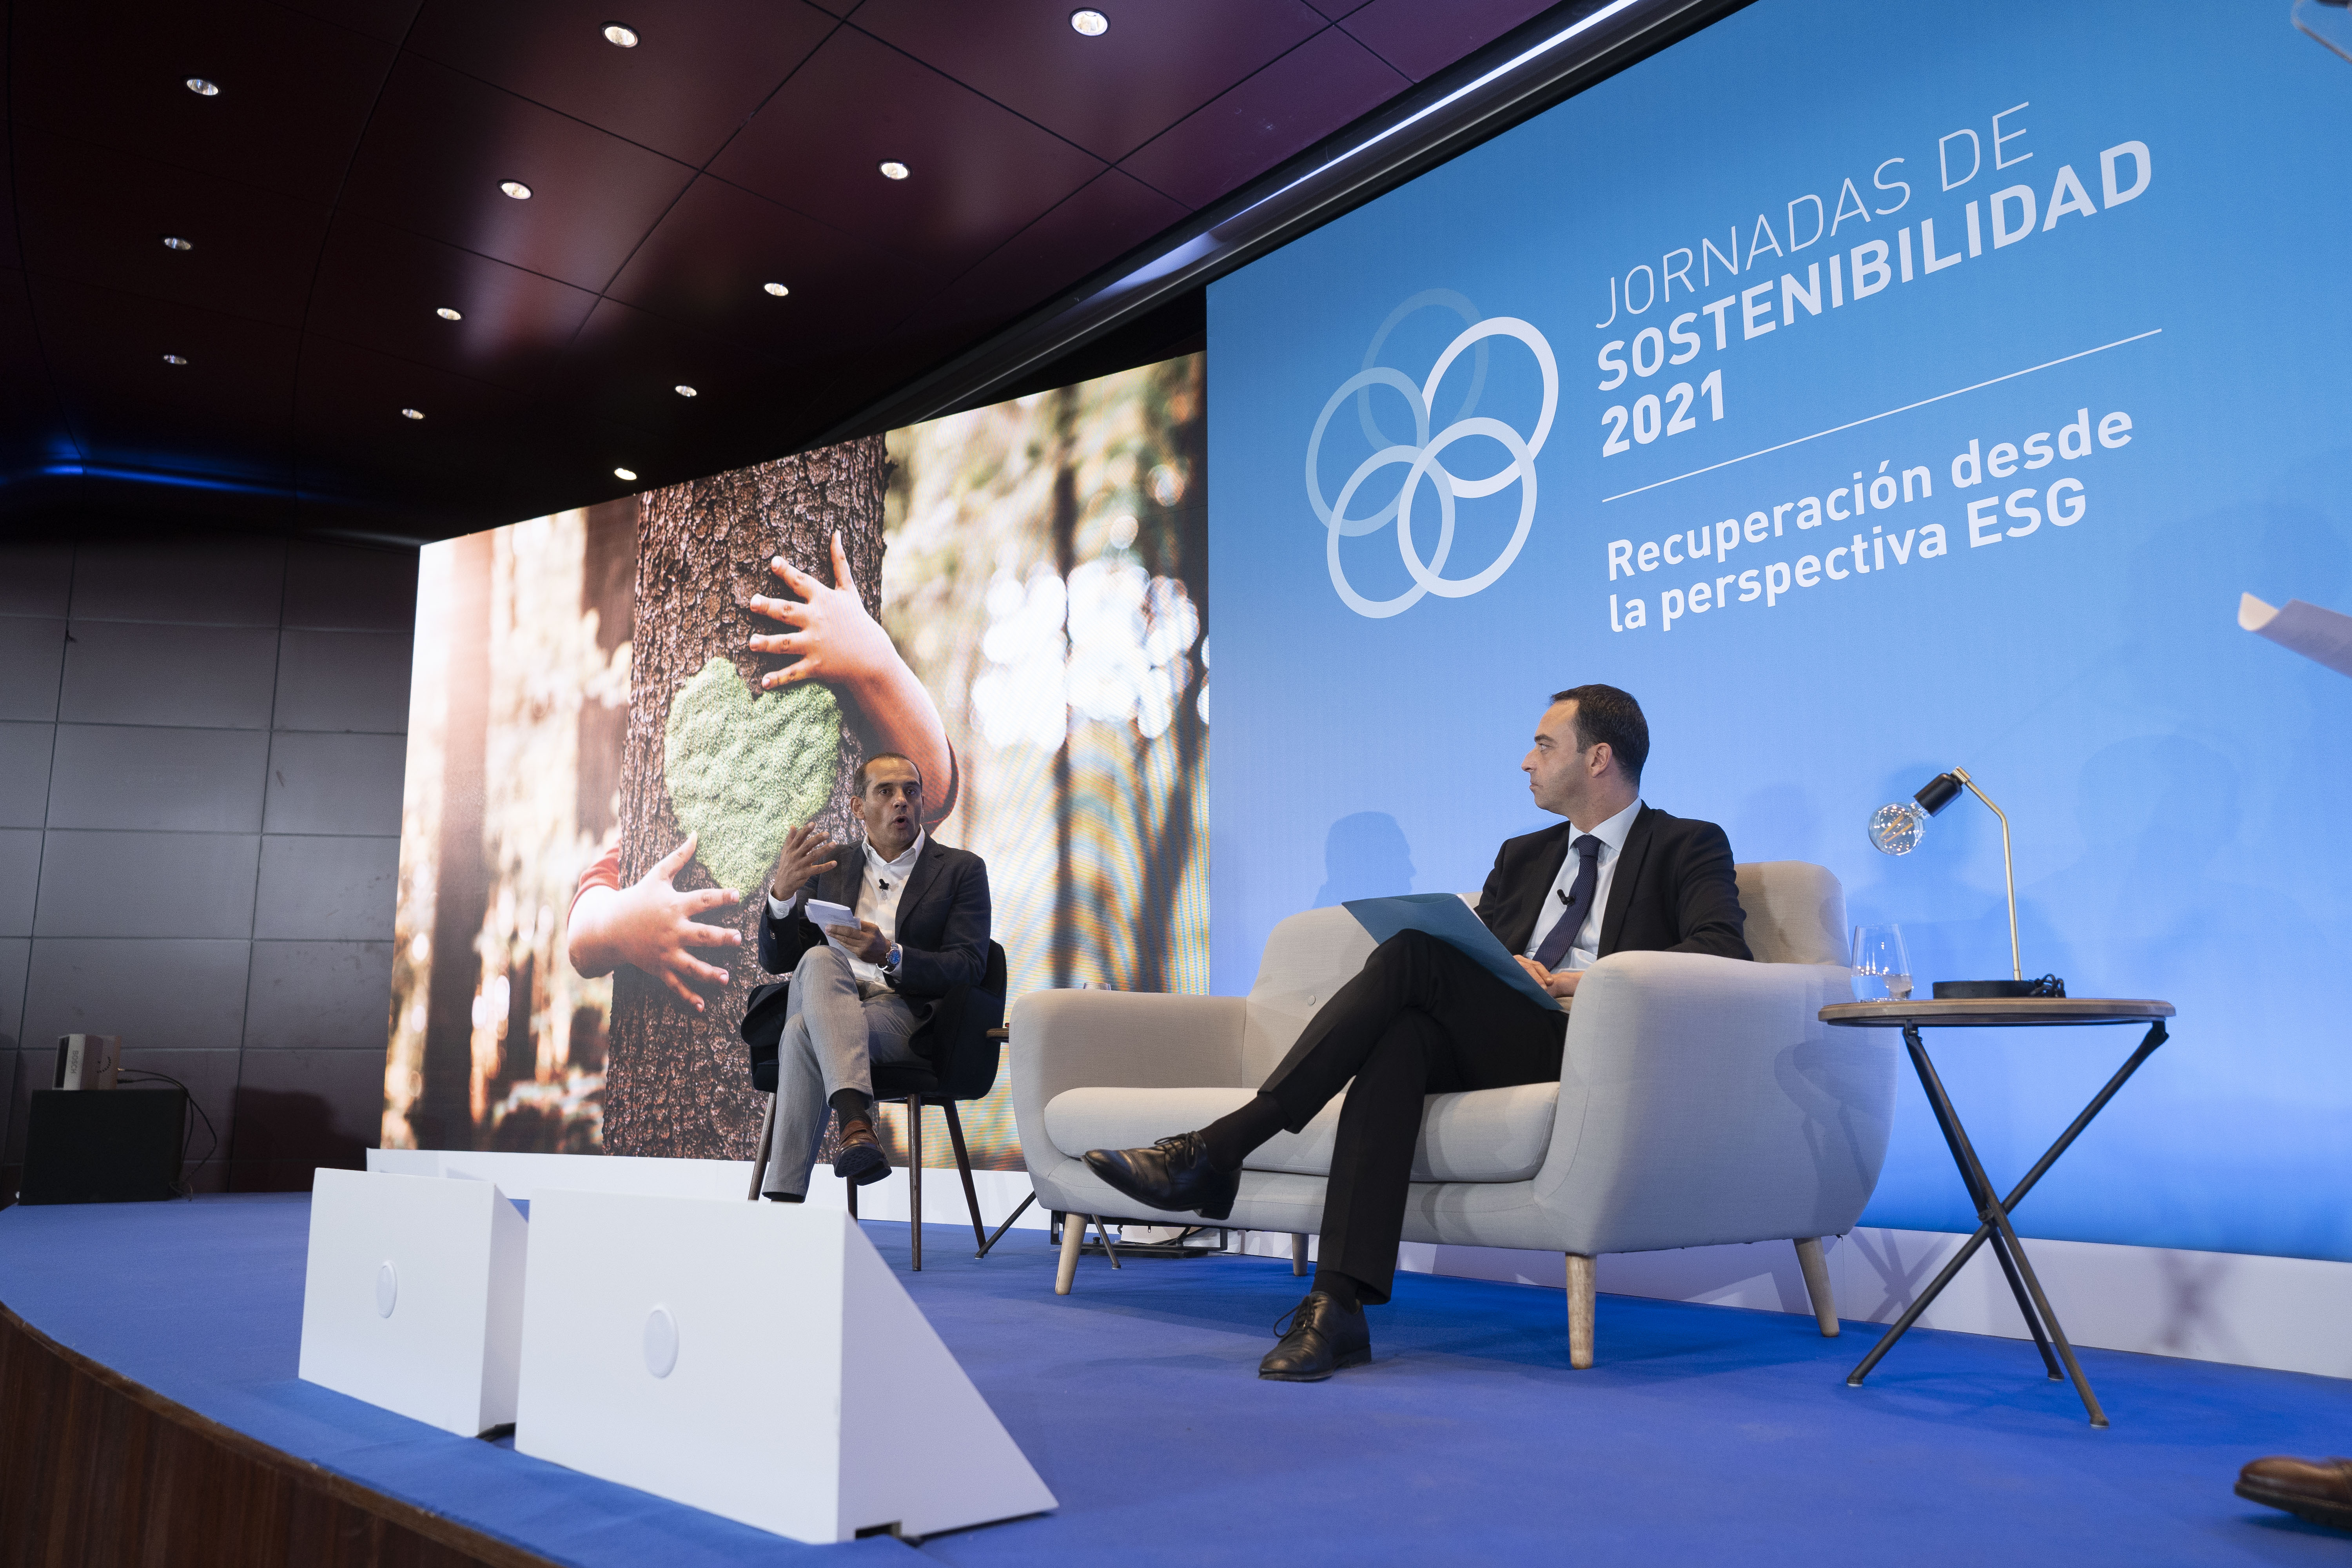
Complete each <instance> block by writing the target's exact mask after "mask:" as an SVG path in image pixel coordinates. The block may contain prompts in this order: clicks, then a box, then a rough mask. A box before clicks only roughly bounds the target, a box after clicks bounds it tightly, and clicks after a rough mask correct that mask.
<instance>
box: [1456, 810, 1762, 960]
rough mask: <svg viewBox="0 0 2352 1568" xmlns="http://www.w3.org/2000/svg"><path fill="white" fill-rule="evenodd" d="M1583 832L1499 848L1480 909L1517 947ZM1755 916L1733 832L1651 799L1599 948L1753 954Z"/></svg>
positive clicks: (1630, 845) (1552, 831)
mask: <svg viewBox="0 0 2352 1568" xmlns="http://www.w3.org/2000/svg"><path fill="white" fill-rule="evenodd" d="M1576 836H1577V834H1576V828H1575V826H1573V825H1572V824H1570V823H1566V822H1563V823H1561V824H1560V825H1559V826H1557V827H1547V828H1545V829H1544V830H1543V831H1542V832H1541V833H1530V834H1528V835H1526V836H1525V837H1519V838H1509V839H1506V840H1504V842H1503V847H1502V848H1501V850H1500V851H1498V852H1497V853H1496V856H1495V868H1494V869H1493V870H1492V871H1490V872H1488V873H1487V874H1486V891H1485V892H1484V893H1482V894H1481V895H1480V896H1479V899H1478V918H1479V919H1480V920H1482V921H1486V929H1487V930H1488V931H1493V932H1494V933H1495V935H1496V939H1497V940H1499V941H1500V942H1502V944H1503V945H1504V946H1505V947H1507V948H1508V949H1510V950H1511V951H1512V952H1526V951H1527V946H1528V941H1529V940H1530V939H1531V938H1533V937H1534V935H1535V930H1536V916H1537V914H1538V911H1540V910H1542V908H1543V901H1544V900H1546V899H1547V898H1549V897H1550V896H1551V885H1552V882H1553V881H1554V880H1555V879H1557V878H1558V877H1559V868H1560V866H1561V865H1562V864H1563V863H1564V862H1565V861H1566V860H1567V859H1568V851H1569V844H1570V840H1571V839H1573V838H1575V837H1576ZM1747 919H1748V917H1747V915H1746V914H1745V913H1744V912H1743V911H1742V910H1740V908H1739V888H1738V883H1737V881H1736V880H1735V879H1734V878H1733V875H1732V869H1731V840H1730V839H1728V838H1727V837H1724V832H1723V829H1722V828H1720V827H1717V826H1716V825H1715V824H1714V823H1712V822H1699V821H1696V820H1695V819H1693V818H1690V817H1684V816H1668V815H1667V814H1666V813H1664V812H1663V811H1660V810H1658V809H1657V808H1656V807H1655V806H1648V805H1645V806H1643V808H1642V810H1641V812H1640V814H1639V815H1637V816H1635V817H1634V818H1633V831H1632V832H1630V833H1628V834H1627V835H1626V836H1625V847H1624V848H1623V849H1622V850H1620V851H1619V852H1618V856H1617V868H1616V871H1615V872H1614V873H1613V874H1612V876H1611V878H1610V880H1609V907H1608V908H1607V909H1605V910H1601V957H1603V958H1606V957H1607V956H1608V955H1609V954H1611V953H1612V952H1629V951H1630V952H1706V953H1713V954H1714V955H1716V956H1717V957H1718V958H1748V957H1752V956H1753V955H1752V954H1751V953H1749V952H1748V941H1747V938H1746V937H1745V936H1744V935H1742V934H1741V931H1742V928H1743V927H1744V926H1745V925H1746V924H1747Z"/></svg>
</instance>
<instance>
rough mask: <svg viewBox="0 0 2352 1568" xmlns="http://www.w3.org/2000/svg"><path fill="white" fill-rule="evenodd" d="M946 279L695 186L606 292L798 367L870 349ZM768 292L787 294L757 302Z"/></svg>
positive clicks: (769, 208)
mask: <svg viewBox="0 0 2352 1568" xmlns="http://www.w3.org/2000/svg"><path fill="white" fill-rule="evenodd" d="M949 276H950V275H948V274H946V273H945V272H944V270H943V269H941V268H937V267H933V268H922V267H919V266H918V265H916V264H914V263H912V262H910V261H908V260H906V259H904V258H900V257H899V256H898V255H897V254H895V253H893V252H891V251H887V250H884V249H882V248H880V247H877V246H874V245H870V244H868V243H866V241H864V240H862V239H856V238H853V237H850V236H848V235H845V234H843V233H842V232H840V231H839V230H838V229H834V228H829V227H827V226H825V225H824V224H821V223H819V222H817V221H816V220H815V219H814V218H811V217H805V216H802V215H801V214H799V213H796V212H794V211H793V210H792V209H791V208H789V207H783V206H779V205H776V204H775V203H774V202H772V201H769V200H768V199H767V198H766V197H764V196H758V195H752V194H751V192H749V191H747V190H744V189H742V188H740V186H736V185H730V184H728V183H727V182H726V181H724V180H719V179H715V178H713V177H712V176H710V175H709V174H705V175H703V176H701V177H700V178H699V179H698V180H696V181H695V182H694V184H693V185H692V186H691V187H690V188H689V189H688V191H687V193H686V195H684V196H681V197H680V198H679V199H678V203H677V205H676V206H674V207H672V208H671V209H670V210H669V212H668V214H667V216H664V217H663V219H662V221H661V226H659V227H658V228H656V229H655V230H654V232H653V233H652V234H651V235H649V236H647V237H646V243H645V245H644V246H643V247H640V248H639V250H638V251H637V254H636V255H635V256H634V257H632V258H630V260H629V265H628V266H627V267H626V268H623V270H622V272H621V275H620V277H618V278H616V279H614V281H613V286H612V288H611V289H609V290H607V292H608V293H609V294H610V295H611V297H612V298H614V299H615V300H621V301H623V302H624V303H625V304H630V305H635V306H638V307H640V308H642V309H644V310H651V311H653V312H654V313H655V314H656V315H661V316H667V317H669V318H671V319H672V320H674V321H681V322H684V323H685V324H687V325H688V326H691V327H693V328H695V329H696V330H697V331H702V332H705V333H708V334H709V335H711V336H713V337H718V338H721V339H724V340H726V341H729V342H740V343H741V344H743V345H744V346H745V347H747V348H753V349H758V350H761V351H763V352H766V353H775V354H780V355H781V354H791V355H804V354H807V353H817V352H821V351H823V350H824V349H827V348H831V347H835V346H838V345H840V344H843V343H845V342H855V341H860V340H863V341H866V342H872V341H873V340H874V339H876V338H877V337H878V336H879V335H880V334H881V333H883V332H884V331H887V330H888V329H889V328H890V327H891V326H892V325H894V324H896V323H897V322H898V321H902V320H904V319H905V317H906V315H907V312H908V310H911V309H913V308H914V306H915V304H916V303H917V302H918V301H919V300H921V299H923V298H925V297H926V296H927V295H929V294H930V293H932V292H936V291H937V290H938V289H940V287H941V286H942V285H943V284H945V283H946V282H947V281H948V278H949ZM768 283H781V284H782V285H783V286H784V288H785V289H788V290H790V292H788V293H787V294H785V295H784V296H783V297H782V298H781V299H780V298H778V297H776V296H774V295H772V294H770V293H768V292H767V291H766V289H765V288H764V285H766V284H768Z"/></svg>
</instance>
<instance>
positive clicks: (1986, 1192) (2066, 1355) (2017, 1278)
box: [1846, 1021, 2167, 1426]
mask: <svg viewBox="0 0 2352 1568" xmlns="http://www.w3.org/2000/svg"><path fill="white" fill-rule="evenodd" d="M1903 1038H1904V1044H1905V1046H1906V1047H1907V1048H1908V1049H1909V1051H1910V1053H1911V1064H1912V1066H1913V1068H1916V1070H1917V1072H1918V1074H1919V1082H1920V1086H1921V1087H1922V1088H1923V1089H1926V1090H1927V1099H1928V1103H1929V1104H1930V1105H1931V1106H1932V1107H1933V1108H1934V1110H1935V1112H1936V1121H1937V1125H1938V1126H1939V1127H1940V1128H1941V1129H1942V1130H1943V1132H1944V1139H1945V1142H1946V1143H1947V1145H1948V1147H1949V1148H1950V1149H1951V1151H1952V1158H1953V1162H1954V1163H1956V1164H1957V1165H1958V1166H1959V1169H1960V1178H1961V1180H1962V1182H1963V1183H1964V1184H1966V1185H1967V1187H1968V1189H1969V1198H1970V1200H1971V1201H1972V1202H1974V1203H1975V1204H1976V1205H1977V1214H1978V1219H1979V1224H1978V1226H1977V1229H1976V1232H1975V1234H1974V1235H1972V1236H1970V1237H1969V1239H1968V1242H1967V1244H1966V1245H1964V1246H1963V1247H1961V1248H1960V1250H1959V1251H1958V1253H1957V1254H1955V1255H1954V1256H1953V1258H1952V1259H1951V1261H1950V1262H1948V1263H1947V1264H1946V1265H1945V1266H1944V1268H1943V1270H1942V1272H1940V1273H1938V1274H1937V1276H1936V1279H1935V1280H1934V1281H1933V1283H1931V1284H1930V1285H1929V1286H1928V1287H1927V1289H1926V1290H1925V1291H1924V1292H1922V1293H1921V1294H1920V1296H1919V1297H1918V1298H1917V1299H1916V1300H1914V1301H1913V1302H1912V1303H1911V1305H1910V1307H1909V1308H1908V1309H1907V1310H1905V1312H1904V1313H1903V1315H1902V1317H1901V1318H1899V1319H1897V1320H1896V1321H1895V1325H1894V1326H1893V1327H1892V1328H1890V1329H1889V1330H1888V1331H1886V1333H1885V1336H1884V1337H1883V1338H1881V1339H1880V1341H1879V1342H1878V1343H1877V1344H1876V1345H1874V1346H1873V1347H1872V1348H1871V1352H1870V1353H1869V1354H1868V1355H1866V1356H1864V1358H1863V1360H1862V1363H1861V1364H1860V1365H1858V1366H1856V1367H1855V1368H1854V1369H1853V1372H1852V1373H1849V1374H1848V1375H1847V1377H1846V1382H1847V1384H1849V1385H1852V1386H1856V1387H1859V1386H1860V1385H1861V1383H1862V1380H1863V1379H1864V1377H1866V1376H1868V1375H1869V1373H1870V1370H1871V1368H1873V1367H1874V1366H1875V1365H1877V1364H1878V1362H1879V1361H1880V1359H1881V1358H1883V1357H1884V1356H1885V1354H1886V1352H1888V1351H1889V1350H1891V1349H1892V1348H1894V1345H1895V1341H1897V1340H1899V1339H1901V1338H1902V1337H1903V1335H1904V1334H1905V1333H1906V1332H1907V1331H1909V1330H1910V1328H1911V1325H1912V1324H1913V1323H1915V1322H1916V1321H1918V1319H1919V1315H1920V1314H1921V1313H1922V1312H1923V1311H1925V1310H1927V1306H1928V1304H1929V1303H1931V1302H1932V1301H1934V1300H1935V1299H1936V1298H1937V1296H1938V1295H1940V1294H1941V1293H1942V1292H1943V1289H1944V1287H1945V1286H1947V1285H1948V1284H1950V1283H1951V1281H1952V1279H1954V1278H1955V1277H1956V1276H1958V1273H1959V1271H1960V1269H1961V1268H1964V1267H1965V1266H1966V1265H1967V1263H1968V1261H1969V1258H1972V1257H1974V1256H1975V1255H1976V1249H1977V1248H1978V1247H1980V1246H1982V1245H1984V1244H1985V1243H1986V1242H1987V1241H1990V1242H1991V1243H1992V1247H1993V1251H1994V1256H1995V1257H1997V1258H2000V1262H2001V1266H2002V1272H2003V1273H2004V1274H2006V1275H2007V1276H2008V1279H2009V1283H2010V1289H2011V1292H2012V1294H2014V1295H2015V1296H2016V1298H2017V1304H2018V1310H2020V1311H2021V1313H2023V1315H2024V1317H2025V1321H2026V1326H2027V1328H2028V1329H2030V1330H2032V1332H2033V1339H2034V1344H2035V1347H2036V1348H2037V1349H2039V1350H2040V1351H2041V1352H2042V1363H2043V1365H2044V1366H2045V1367H2050V1371H2051V1375H2052V1376H2053V1377H2054V1376H2056V1375H2057V1373H2056V1368H2055V1367H2053V1366H2051V1363H2050V1352H2051V1346H2050V1344H2049V1343H2048V1342H2046V1341H2045V1340H2044V1338H2043V1335H2042V1325H2043V1324H2044V1323H2046V1324H2047V1325H2048V1327H2049V1331H2050V1334H2051V1336H2052V1337H2053V1338H2054V1339H2055V1341H2056V1347H2057V1351H2058V1353H2059V1355H2060V1357H2061V1358H2062V1359H2063V1361H2064V1363H2065V1366H2066V1371H2067V1373H2068V1375H2069V1376H2070V1377H2071V1378H2072V1380H2073V1382H2074V1390H2075V1393H2076V1394H2079V1395H2081V1397H2082V1400H2083V1405H2084V1409H2085V1410H2087V1411H2089V1413H2090V1416H2091V1425H2092V1426H2105V1425H2107V1418H2106V1414H2105V1412H2104V1411H2103V1410H2101V1409H2100V1407H2099V1403H2098V1397H2097V1396H2096V1395H2095V1394H2093V1393H2092V1392H2091V1386H2090V1383H2089V1381H2088V1380H2087V1379H2086V1378H2084V1375H2083V1369H2082V1365H2081V1363H2079V1362H2078V1361H2077V1360H2076V1359H2075V1356H2074V1347H2073V1346H2072V1345H2070V1344H2068V1343H2067V1342H2066V1337H2065V1334H2064V1332H2063V1330H2061V1329H2060V1328H2059V1326H2058V1320H2057V1318H2056V1316H2055V1315H2054V1314H2053V1312H2052V1311H2051V1310H2050V1303H2049V1299H2048V1297H2047V1296H2045V1295H2044V1294H2043V1292H2042V1283H2041V1281H2040V1280H2039V1279H2036V1278H2035V1276H2034V1274H2033V1267H2032V1263H2030V1262H2029V1261H2027V1259H2026V1258H2025V1251H2024V1247H2023V1245H2022V1244H2021V1242H2020V1241H2019V1240H2018V1237H2017V1233H2016V1230H2015V1229H2014V1228H2013V1227H2012V1226H2011V1224H2010V1220H2009V1214H2010V1211H2011V1209H2014V1208H2015V1207H2016V1206H2017V1205H2018V1203H2019V1202H2020V1201H2021V1199H2023V1198H2024V1196H2025V1195H2026V1194H2028V1193H2030V1192H2032V1190H2033V1187H2034V1185H2035V1184H2037V1183H2039V1182H2040V1181H2041V1180H2042V1176H2043V1175H2044V1174H2046V1173H2048V1172H2049V1170H2050V1167H2051V1166H2053V1164H2055V1163H2057V1162H2058V1158H2059V1156H2060V1155H2062V1154H2063V1153H2064V1152H2066V1150H2067V1149H2068V1148H2069V1147H2070V1146H2071V1145H2072V1144H2073V1143H2074V1140H2075V1139H2076V1138H2078V1137H2080V1136H2081V1135H2082V1132H2083V1130H2084V1128H2086V1127H2088V1126H2089V1125H2090V1124H2091V1120H2092V1118H2094V1117H2095V1116H2096V1115H2098V1113H2099V1112H2100V1111H2101V1110H2105V1107H2106V1104H2107V1101H2109V1100H2112V1099H2114V1098H2115V1096H2116V1090H2118V1089H2122V1088H2123V1086H2124V1084H2125V1082H2126V1080H2128V1079H2130V1077H2131V1076H2132V1074H2133V1073H2135V1072H2137V1070H2139V1066H2140V1064H2141V1063H2142V1062H2144V1061H2146V1060H2147V1058H2148V1057H2149V1056H2150V1055H2152V1054H2153V1053H2154V1052H2155V1050H2156V1048H2157V1047H2158V1046H2160V1045H2162V1044H2163V1043H2164V1042H2165V1039H2166V1038H2167V1036H2166V1031H2165V1027H2164V1025H2163V1024H2162V1023H2161V1022H2160V1021H2159V1022H2157V1023H2154V1024H2151V1025H2150V1026H2149V1027H2148V1031H2147V1036H2146V1037H2143V1038H2142V1039H2141V1041H2140V1044H2139V1048H2138V1049H2137V1050H2136V1051H2134V1052H2133V1053H2132V1055H2131V1059H2130V1060H2128V1061H2126V1062H2125V1063H2124V1065H2123V1066H2122V1067H2121V1068H2117V1069H2116V1074H2115V1076H2114V1077H2113V1078H2111V1079H2108V1080H2107V1083H2106V1087H2105V1088H2104V1089H2101V1090H2100V1091H2099V1092H2098V1094H2097V1095H2096V1096H2095V1097H2094V1098H2093V1099H2092V1100H2091V1102H2090V1103H2089V1104H2088V1105H2086V1106H2084V1108H2083V1110H2082V1113H2081V1114H2080V1115H2078V1116H2077V1117H2075V1118H2074V1123H2073V1124H2072V1125H2071V1126H2069V1127H2068V1128H2067V1129H2066V1131H2064V1132H2063V1133H2061V1134H2060V1135H2059V1137H2058V1141H2057V1142H2054V1143H2053V1144H2052V1145H2051V1146H2050V1147H2049V1149H2048V1150H2047V1151H2046V1152H2043V1154H2042V1158H2041V1159H2040V1160H2039V1161H2037V1162H2035V1163H2034V1166H2033V1169H2032V1170H2031V1171H2029V1172H2028V1173H2026V1176H2025V1179H2024V1180H2023V1181H2021V1182H2020V1183H2018V1184H2017V1186H2016V1187H2015V1188H2014V1189H2013V1190H2012V1191H2011V1193H2010V1194H2009V1196H2008V1198H2007V1199H2006V1200H1997V1199H1995V1198H1994V1197H1993V1196H1992V1184H1991V1181H1990V1178H1988V1177H1987V1176H1986V1175H1985V1173H1984V1167H1983V1165H1982V1163H1979V1161H1978V1159H1977V1157H1976V1150H1975V1149H1974V1147H1973V1146H1972V1145H1971V1144H1970V1143H1969V1137H1968V1132H1967V1130H1966V1129H1965V1128H1963V1127H1962V1126H1961V1124H1960V1121H1959V1113H1958V1111H1957V1110H1954V1109H1953V1107H1952V1104H1951V1100H1950V1097H1949V1096H1948V1095H1947V1094H1946V1093H1945V1092H1944V1086H1943V1082H1942V1080H1941V1079H1940V1078H1938V1076H1937V1073H1936V1069H1935V1064H1934V1063H1933V1062H1932V1061H1930V1060H1929V1059H1928V1057H1927V1047H1926V1046H1925V1045H1923V1044H1922V1043H1921V1041H1920V1039H1919V1033H1918V1029H1917V1026H1916V1025H1915V1026H1906V1027H1905V1029H1904V1031H1903Z"/></svg>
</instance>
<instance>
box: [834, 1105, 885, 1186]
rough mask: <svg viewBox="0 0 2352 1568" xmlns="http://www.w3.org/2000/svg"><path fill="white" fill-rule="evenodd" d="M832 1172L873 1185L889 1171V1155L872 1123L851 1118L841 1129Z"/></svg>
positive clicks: (865, 1184)
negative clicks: (837, 1151)
mask: <svg viewBox="0 0 2352 1568" xmlns="http://www.w3.org/2000/svg"><path fill="white" fill-rule="evenodd" d="M833 1173H834V1174H835V1175H836V1176H839V1177H840V1178H841V1179H842V1180H843V1181H845V1182H855V1183H856V1184H858V1185H859V1186H861V1187H870V1186H872V1185H873V1184H875V1183H877V1182H878V1181H880V1180H881V1179H882V1178H883V1177H885V1176H887V1175H888V1174H889V1173H890V1156H889V1155H887V1154H885V1153H884V1152H882V1141H881V1140H880V1139H878V1138H877V1137H875V1136H874V1128H873V1126H872V1124H871V1123H869V1122H865V1121H852V1122H850V1123H849V1124H848V1125H847V1126H845V1127H844V1128H843V1129H842V1130H841V1152H839V1153H838V1154H835V1156H834V1157H833Z"/></svg>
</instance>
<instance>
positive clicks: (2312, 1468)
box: [2237, 1458, 2352, 1530]
mask: <svg viewBox="0 0 2352 1568" xmlns="http://www.w3.org/2000/svg"><path fill="white" fill-rule="evenodd" d="M2237 1492H2238V1495H2239V1496H2240V1497H2242V1498H2244V1499H2246V1500H2249V1501H2251V1502H2259V1503H2267V1504H2268V1505H2269V1506H2271V1507H2272V1508H2283V1509H2284V1510H2286V1511H2287V1512H2289V1513H2291V1514H2293V1515H2294V1516H2295V1517H2296V1518H2297V1519H2307V1520H2309V1521H2311V1522H2312V1523H2314V1524H2328V1525H2333V1526H2335V1527H2336V1529H2338V1530H2352V1459H2291V1458H2271V1459H2256V1460H2255V1461H2254V1462H2253V1463H2252V1464H2251V1465H2248V1466H2247V1467H2246V1468H2244V1469H2242V1470H2240V1471H2239V1472H2238V1486H2237Z"/></svg>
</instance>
